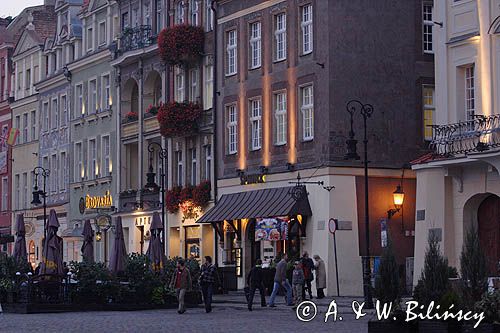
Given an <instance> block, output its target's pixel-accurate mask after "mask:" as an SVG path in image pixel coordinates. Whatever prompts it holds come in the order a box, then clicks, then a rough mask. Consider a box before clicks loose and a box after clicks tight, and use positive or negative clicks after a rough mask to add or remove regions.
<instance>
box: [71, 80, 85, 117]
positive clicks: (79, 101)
mask: <svg viewBox="0 0 500 333" xmlns="http://www.w3.org/2000/svg"><path fill="white" fill-rule="evenodd" d="M84 113H85V111H84V109H83V84H81V83H80V84H78V85H76V86H75V114H74V115H73V118H75V119H76V118H79V117H81V116H82V115H83V114H84Z"/></svg>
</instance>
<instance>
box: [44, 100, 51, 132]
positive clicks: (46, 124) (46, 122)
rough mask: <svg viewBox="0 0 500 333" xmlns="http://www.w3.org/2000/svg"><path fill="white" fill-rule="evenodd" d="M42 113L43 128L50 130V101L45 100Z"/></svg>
mask: <svg viewBox="0 0 500 333" xmlns="http://www.w3.org/2000/svg"><path fill="white" fill-rule="evenodd" d="M42 113H43V129H44V130H45V131H48V130H49V128H50V127H49V102H43V105H42Z"/></svg>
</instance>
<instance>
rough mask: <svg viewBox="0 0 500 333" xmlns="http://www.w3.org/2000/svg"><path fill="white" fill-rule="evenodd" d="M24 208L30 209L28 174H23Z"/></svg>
mask: <svg viewBox="0 0 500 333" xmlns="http://www.w3.org/2000/svg"><path fill="white" fill-rule="evenodd" d="M23 207H24V208H25V209H26V208H28V173H27V172H25V173H23Z"/></svg>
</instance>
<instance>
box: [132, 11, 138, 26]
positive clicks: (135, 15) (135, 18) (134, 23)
mask: <svg viewBox="0 0 500 333" xmlns="http://www.w3.org/2000/svg"><path fill="white" fill-rule="evenodd" d="M131 23H132V26H133V27H137V26H139V8H137V7H136V8H132V18H131Z"/></svg>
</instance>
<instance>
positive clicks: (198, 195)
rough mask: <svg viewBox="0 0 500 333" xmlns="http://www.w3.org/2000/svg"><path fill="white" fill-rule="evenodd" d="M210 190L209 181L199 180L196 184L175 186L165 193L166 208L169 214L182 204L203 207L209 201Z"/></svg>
mask: <svg viewBox="0 0 500 333" xmlns="http://www.w3.org/2000/svg"><path fill="white" fill-rule="evenodd" d="M210 191H211V186H210V182H209V181H204V182H201V183H200V184H199V185H198V186H191V185H188V186H186V187H180V186H176V187H174V188H172V189H171V190H169V191H167V193H166V196H165V205H166V208H167V210H168V211H169V213H171V214H174V213H176V212H177V211H178V210H179V208H181V207H182V206H183V205H184V206H189V207H191V206H193V207H199V208H203V207H205V206H206V205H207V204H208V202H209V201H210Z"/></svg>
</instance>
